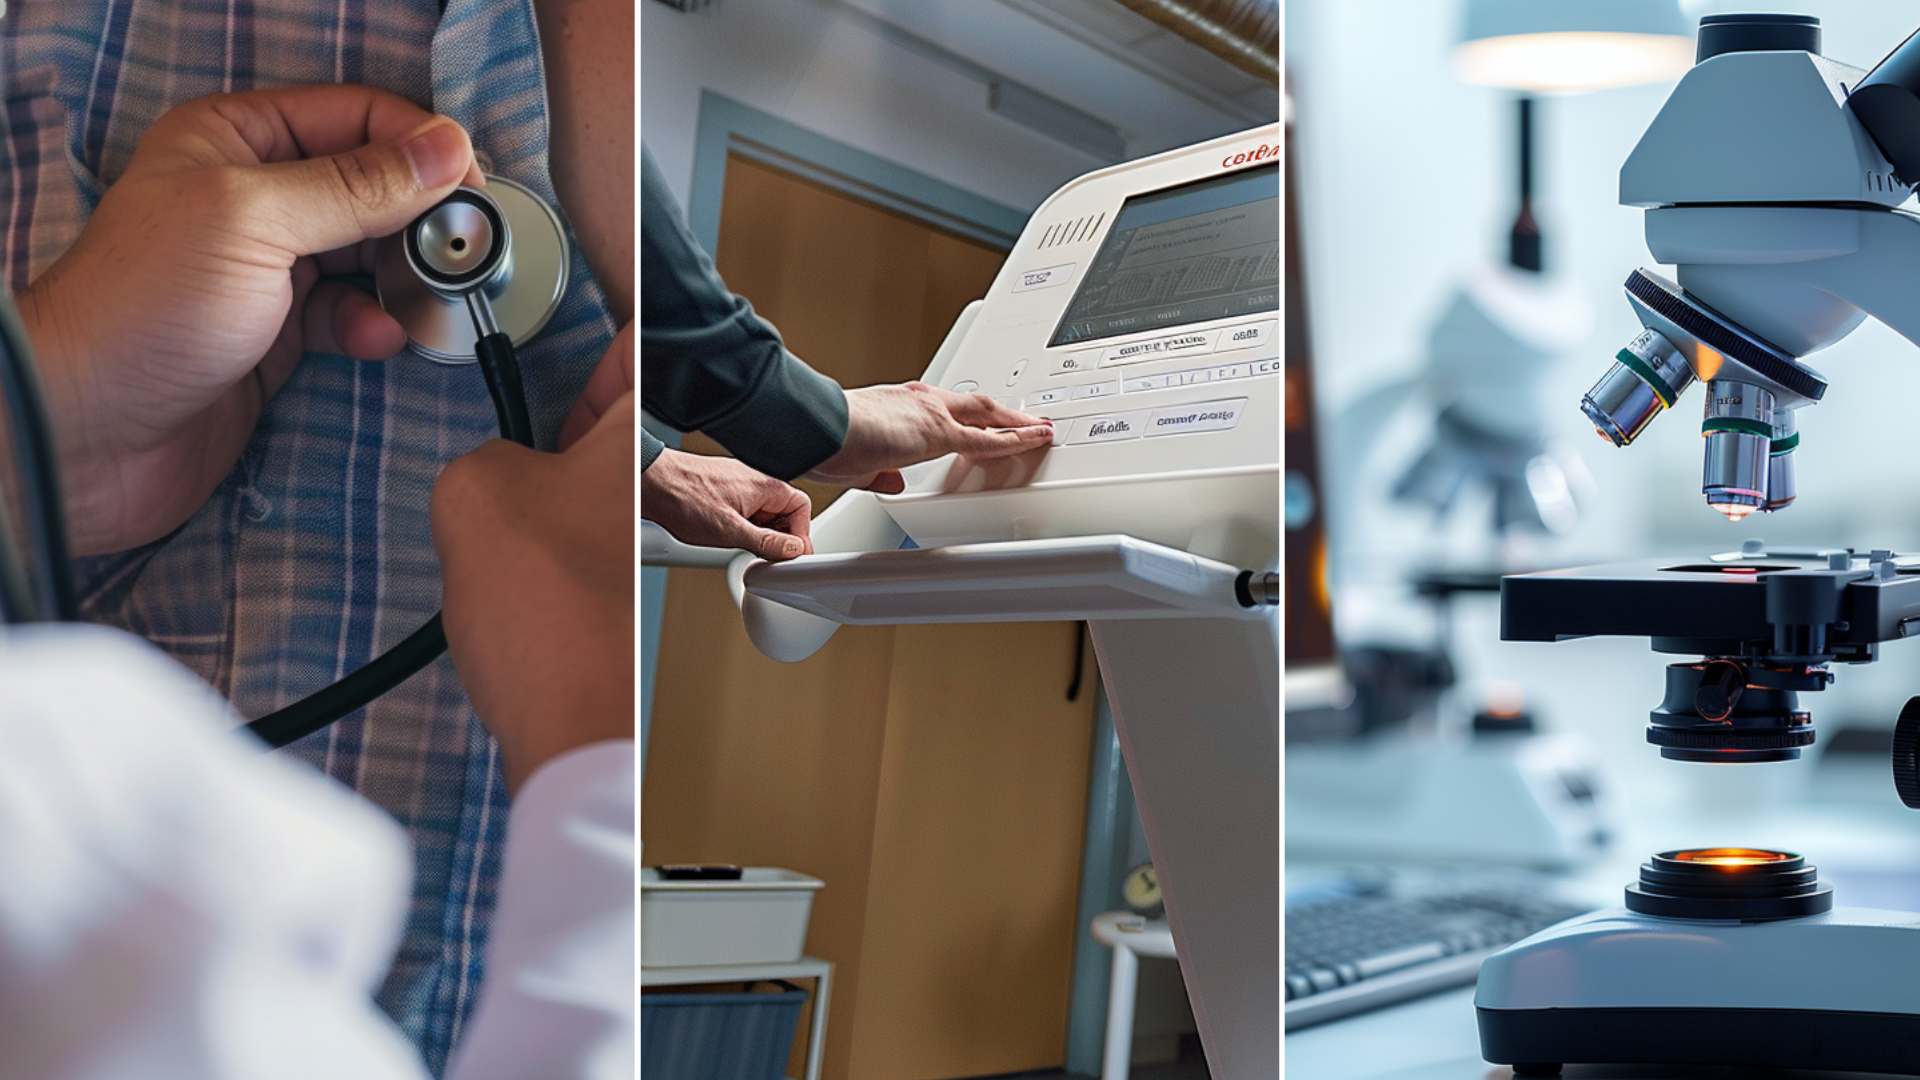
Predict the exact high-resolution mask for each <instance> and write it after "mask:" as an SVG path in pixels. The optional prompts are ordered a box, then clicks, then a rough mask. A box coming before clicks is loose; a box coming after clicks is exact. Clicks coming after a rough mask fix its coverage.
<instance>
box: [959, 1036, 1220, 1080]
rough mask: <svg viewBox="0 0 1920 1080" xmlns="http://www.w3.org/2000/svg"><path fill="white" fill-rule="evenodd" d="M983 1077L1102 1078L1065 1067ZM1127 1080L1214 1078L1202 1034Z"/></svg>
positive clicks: (1013, 1079) (1133, 1072)
mask: <svg viewBox="0 0 1920 1080" xmlns="http://www.w3.org/2000/svg"><path fill="white" fill-rule="evenodd" d="M979 1080H1099V1078H1098V1077H1094V1076H1088V1075H1087V1074H1085V1073H1076V1072H1068V1071H1066V1070H1065V1069H1043V1070H1041V1071H1039V1072H1023V1073H1009V1074H1007V1075H1004V1076H995V1077H981V1078H979ZM1127 1080H1211V1077H1210V1076H1209V1074H1208V1072H1207V1059H1206V1056H1205V1055H1204V1054H1202V1053H1201V1051H1200V1037H1199V1036H1198V1035H1185V1036H1182V1037H1181V1040H1180V1057H1179V1059H1178V1060H1175V1061H1166V1062H1159V1063H1157V1064H1153V1065H1135V1066H1134V1067H1133V1068H1132V1069H1130V1070H1128V1073H1127Z"/></svg>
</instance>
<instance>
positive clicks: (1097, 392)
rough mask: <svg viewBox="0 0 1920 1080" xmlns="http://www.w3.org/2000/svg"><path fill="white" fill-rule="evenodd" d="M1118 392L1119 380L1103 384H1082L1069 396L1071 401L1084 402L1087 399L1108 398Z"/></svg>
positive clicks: (1109, 380) (1110, 380)
mask: <svg viewBox="0 0 1920 1080" xmlns="http://www.w3.org/2000/svg"><path fill="white" fill-rule="evenodd" d="M1119 392H1120V380H1119V379H1108V380H1106V381H1105V382H1093V383H1082V384H1081V385H1079V386H1076V387H1074V388H1073V393H1072V394H1071V395H1069V396H1070V399H1071V400H1073V401H1085V400H1087V399H1088V398H1102V397H1108V396H1110V395H1112V394H1117V393H1119Z"/></svg>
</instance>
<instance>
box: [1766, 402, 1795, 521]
mask: <svg viewBox="0 0 1920 1080" xmlns="http://www.w3.org/2000/svg"><path fill="white" fill-rule="evenodd" d="M1794 415H1795V410H1793V409H1775V410H1774V413H1773V438H1772V440H1771V441H1770V442H1769V444H1768V449H1767V502H1766V505H1765V506H1764V507H1763V508H1762V509H1765V510H1767V511H1769V512H1771V511H1774V510H1781V509H1785V508H1786V506H1787V505H1788V504H1790V503H1792V502H1793V500H1794V498H1795V497H1796V496H1798V495H1799V493H1800V492H1799V485H1798V483H1797V482H1796V481H1795V479H1794V467H1793V452H1794V450H1795V449H1797V448H1798V447H1799V445H1800V425H1799V422H1798V421H1796V420H1795V419H1794Z"/></svg>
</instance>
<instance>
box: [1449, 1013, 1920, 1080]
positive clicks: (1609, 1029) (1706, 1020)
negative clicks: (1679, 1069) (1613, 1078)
mask: <svg viewBox="0 0 1920 1080" xmlns="http://www.w3.org/2000/svg"><path fill="white" fill-rule="evenodd" d="M1477 1012H1478V1013H1479V1021H1480V1054H1481V1056H1482V1057H1484V1058H1486V1059H1487V1060H1488V1061H1492V1062H1499V1063H1502V1064H1510V1065H1512V1066H1513V1067H1514V1073H1515V1074H1516V1075H1519V1076H1528V1075H1533V1076H1539V1075H1550V1074H1552V1073H1555V1072H1558V1071H1559V1066H1560V1065H1561V1064H1562V1063H1569V1062H1577V1063H1580V1064H1596V1065H1651V1064H1660V1065H1733V1066H1747V1067H1770V1068H1783V1069H1834V1070H1844V1071H1848V1072H1872V1073H1897V1074H1900V1075H1909V1074H1911V1073H1912V1072H1913V1070H1914V1069H1915V1068H1916V1067H1920V1066H1917V1065H1916V1063H1920V1016H1911V1015H1902V1014H1898V1013H1860V1012H1844V1011H1838V1010H1819V1009H1741V1008H1729V1009H1714V1008H1702V1009H1479V1010H1477Z"/></svg>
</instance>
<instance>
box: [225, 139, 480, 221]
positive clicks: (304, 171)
mask: <svg viewBox="0 0 1920 1080" xmlns="http://www.w3.org/2000/svg"><path fill="white" fill-rule="evenodd" d="M471 169H473V144H472V143H471V142H470V141H468V139H467V133H466V131H465V130H463V129H462V128H461V127H460V125H459V124H456V123H454V122H453V121H452V120H449V119H447V118H446V117H444V116H436V117H434V118H433V119H431V120H428V121H427V122H426V123H423V124H421V125H420V126H419V127H417V128H414V129H413V130H412V131H409V132H407V133H406V134H404V135H401V136H400V137H399V138H396V139H392V140H388V141H383V142H374V143H368V144H367V145H365V146H360V147H356V148H354V149H352V150H348V151H345V152H344V153H339V154H334V155H331V156H329V157H318V158H310V159H308V160H306V161H295V162H287V163H284V164H278V165H267V166H263V167H262V168H261V169H260V172H261V174H262V177H263V179H264V181H265V182H264V187H265V189H266V192H265V197H266V198H267V199H268V200H270V202H271V203H272V204H273V208H274V209H275V210H276V211H278V212H277V213H275V215H274V216H275V218H276V219H277V220H279V221H282V222H286V223H288V227H289V231H290V232H291V234H292V240H293V243H294V245H295V247H296V250H295V251H294V252H293V254H296V255H317V254H319V253H321V252H323V251H332V250H334V249H335V248H343V247H348V246H350V245H353V244H357V243H359V242H361V241H362V240H371V239H374V238H376V237H381V236H388V235H391V234H393V233H396V232H399V231H400V230H401V229H403V228H405V227H406V225H407V223H408V222H410V221H412V220H413V219H414V218H416V217H418V216H420V215H421V214H422V213H424V212H425V211H426V210H427V209H428V208H429V207H431V206H433V204H435V203H437V202H439V201H440V200H441V199H443V198H445V197H446V195H447V194H448V193H449V192H451V191H452V190H453V189H454V187H455V186H457V185H458V184H459V183H460V182H461V181H462V180H463V179H465V178H466V177H467V175H468V172H469V170H471Z"/></svg>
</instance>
